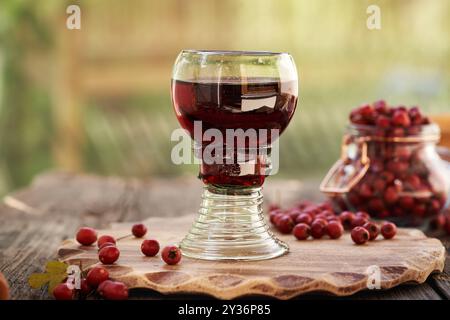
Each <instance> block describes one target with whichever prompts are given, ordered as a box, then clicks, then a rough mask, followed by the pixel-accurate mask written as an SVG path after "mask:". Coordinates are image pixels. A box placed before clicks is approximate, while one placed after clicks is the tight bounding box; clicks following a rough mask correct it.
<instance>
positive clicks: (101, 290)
mask: <svg viewBox="0 0 450 320" xmlns="http://www.w3.org/2000/svg"><path fill="white" fill-rule="evenodd" d="M113 282H114V281H112V280H105V281H103V282H102V283H100V285H99V286H98V287H97V292H98V294H99V295H100V296H102V297H103V292H104V289H105V287H106V286H107V285H109V284H111V283H113Z"/></svg>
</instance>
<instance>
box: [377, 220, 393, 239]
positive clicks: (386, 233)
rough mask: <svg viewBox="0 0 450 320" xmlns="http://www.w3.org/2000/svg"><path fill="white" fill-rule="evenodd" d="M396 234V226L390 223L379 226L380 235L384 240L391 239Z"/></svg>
mask: <svg viewBox="0 0 450 320" xmlns="http://www.w3.org/2000/svg"><path fill="white" fill-rule="evenodd" d="M396 233H397V226H396V225H395V224H393V223H392V222H385V223H383V224H382V225H381V234H382V235H383V237H384V238H385V239H392V238H393V237H394V236H395V234H396Z"/></svg>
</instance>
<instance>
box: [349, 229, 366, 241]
mask: <svg viewBox="0 0 450 320" xmlns="http://www.w3.org/2000/svg"><path fill="white" fill-rule="evenodd" d="M351 237H352V240H353V242H354V243H356V244H364V243H366V242H367V241H368V240H369V238H370V235H369V231H367V230H366V229H365V228H363V227H355V228H353V230H352V232H351Z"/></svg>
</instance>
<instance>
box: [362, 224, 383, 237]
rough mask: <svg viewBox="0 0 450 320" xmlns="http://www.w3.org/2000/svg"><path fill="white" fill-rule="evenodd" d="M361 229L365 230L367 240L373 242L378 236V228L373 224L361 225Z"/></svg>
mask: <svg viewBox="0 0 450 320" xmlns="http://www.w3.org/2000/svg"><path fill="white" fill-rule="evenodd" d="M363 228H364V229H366V230H367V231H368V232H369V240H370V241H372V240H375V239H376V238H377V237H378V234H379V233H380V229H379V228H378V226H377V225H376V224H375V223H373V222H370V221H368V222H366V223H365V224H364V225H363Z"/></svg>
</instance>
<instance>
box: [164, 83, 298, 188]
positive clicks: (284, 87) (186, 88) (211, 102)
mask: <svg viewBox="0 0 450 320" xmlns="http://www.w3.org/2000/svg"><path fill="white" fill-rule="evenodd" d="M296 92H297V81H280V80H279V79H272V78H247V79H245V80H242V79H233V78H229V79H227V78H225V79H224V78H223V79H221V80H220V81H217V80H210V81H209V80H207V79H206V80H205V79H202V80H199V81H180V80H173V81H172V99H173V105H174V108H175V111H176V115H177V118H178V121H179V122H180V124H181V126H182V127H183V128H184V129H186V130H187V131H188V132H189V134H190V135H191V137H192V138H193V139H194V122H195V121H201V124H202V136H203V134H204V132H205V131H206V130H208V129H217V130H219V131H220V132H221V133H222V134H223V135H224V136H225V134H226V130H227V129H243V130H247V129H256V130H258V129H266V130H269V134H268V135H267V138H269V139H267V140H265V139H264V140H262V139H261V140H260V139H259V136H258V141H257V146H258V148H264V147H266V146H268V145H270V143H271V142H273V141H271V140H270V137H271V135H270V130H271V129H277V130H279V131H278V133H279V134H281V133H282V132H283V131H284V129H286V127H287V125H288V124H289V121H290V120H291V118H292V116H293V114H294V111H295V107H296V104H297V94H296ZM258 132H259V131H258ZM209 143H210V142H202V144H201V145H202V147H201V149H202V150H201V151H202V152H203V150H204V148H205V147H206V145H208V144H209ZM235 145H236V144H235ZM235 145H234V146H233V148H234V151H235V152H234V153H232V156H233V157H234V158H233V161H232V162H233V163H228V162H227V163H218V164H216V163H213V164H207V163H205V162H204V161H202V164H201V166H200V174H199V176H200V178H201V179H202V180H203V182H204V183H205V184H214V185H220V186H227V185H228V186H243V187H250V186H261V185H262V184H263V183H264V179H265V177H266V175H267V174H268V170H266V169H267V167H268V166H269V164H268V163H267V161H268V157H267V156H264V155H256V156H255V157H252V158H251V160H252V161H248V162H247V163H246V162H239V161H237V154H238V152H244V153H245V152H246V151H245V150H240V151H239V150H237V148H236V147H235ZM224 148H227V146H226V145H224ZM246 156H248V155H246Z"/></svg>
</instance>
